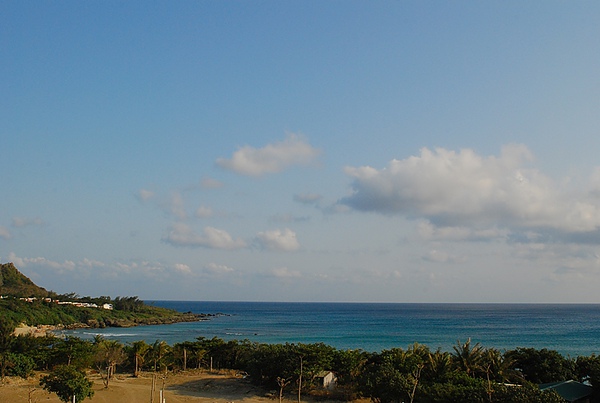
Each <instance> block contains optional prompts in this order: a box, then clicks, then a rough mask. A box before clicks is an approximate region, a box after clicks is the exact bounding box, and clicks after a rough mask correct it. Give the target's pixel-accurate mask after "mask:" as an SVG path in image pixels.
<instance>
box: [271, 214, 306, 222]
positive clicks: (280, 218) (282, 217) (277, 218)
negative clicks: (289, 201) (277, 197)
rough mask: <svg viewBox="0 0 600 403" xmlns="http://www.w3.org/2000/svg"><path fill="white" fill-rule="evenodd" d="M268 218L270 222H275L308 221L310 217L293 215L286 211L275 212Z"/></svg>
mask: <svg viewBox="0 0 600 403" xmlns="http://www.w3.org/2000/svg"><path fill="white" fill-rule="evenodd" d="M269 220H270V221H272V222H276V223H290V222H306V221H310V217H309V216H295V215H293V214H291V213H287V214H275V215H274V216H272V217H271V218H270V219H269Z"/></svg>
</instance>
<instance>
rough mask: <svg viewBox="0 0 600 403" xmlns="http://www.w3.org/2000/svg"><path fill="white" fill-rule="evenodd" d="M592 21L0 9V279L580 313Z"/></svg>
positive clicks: (598, 209)
mask: <svg viewBox="0 0 600 403" xmlns="http://www.w3.org/2000/svg"><path fill="white" fill-rule="evenodd" d="M599 20H600V4H598V3H597V2H591V1H590V2H586V1H581V2H564V1H559V2H555V1H546V2H522V1H502V2H500V1H498V2H475V1H459V2H436V1H431V2H429V1H418V2H417V1H414V2H411V1H402V2H391V1H381V2H367V1H329V2H313V1H286V2H276V1H257V2H234V1H225V2H209V1H179V2H167V1H144V2H141V1H129V2H112V1H102V2H100V1H86V2H79V1H57V2H42V3H39V2H27V1H25V2H22V1H8V2H3V3H2V4H1V5H0V52H1V53H0V54H1V60H2V62H1V63H0V139H1V144H2V150H3V158H2V160H3V163H2V173H1V175H0V185H1V186H2V190H3V197H2V203H1V205H0V261H2V262H9V261H10V262H14V263H15V264H16V265H17V267H18V268H19V269H20V270H21V271H22V272H23V273H25V274H26V275H28V276H29V277H30V278H31V279H32V280H34V281H35V282H36V283H38V284H39V285H41V286H44V287H45V288H47V289H52V290H54V291H56V292H60V293H65V292H77V293H79V294H81V295H93V296H97V295H111V296H113V297H115V296H117V295H138V296H140V297H141V298H145V299H181V300H241V301H244V300H249V301H369V302H370V301H376V302H600V297H598V293H597V290H598V288H599V287H600V245H599V244H600V168H599V167H600V161H599V159H598V150H600V75H598V72H599V71H600V51H599V50H600V31H599V29H598V26H597V25H598V24H597V22H598V21H599Z"/></svg>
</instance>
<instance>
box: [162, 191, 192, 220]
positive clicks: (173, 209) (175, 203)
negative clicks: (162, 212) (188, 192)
mask: <svg viewBox="0 0 600 403" xmlns="http://www.w3.org/2000/svg"><path fill="white" fill-rule="evenodd" d="M167 209H168V211H169V212H170V213H171V214H173V215H174V216H175V217H177V218H179V219H180V220H183V219H184V218H186V217H187V214H186V212H185V203H184V201H183V197H182V196H181V193H179V192H173V193H172V194H171V199H170V200H169V204H168V205H167Z"/></svg>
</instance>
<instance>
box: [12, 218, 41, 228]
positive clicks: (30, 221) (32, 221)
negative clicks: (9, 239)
mask: <svg viewBox="0 0 600 403" xmlns="http://www.w3.org/2000/svg"><path fill="white" fill-rule="evenodd" d="M42 225H44V220H42V219H41V218H24V217H13V219H12V226H13V227H15V228H22V227H28V226H42Z"/></svg>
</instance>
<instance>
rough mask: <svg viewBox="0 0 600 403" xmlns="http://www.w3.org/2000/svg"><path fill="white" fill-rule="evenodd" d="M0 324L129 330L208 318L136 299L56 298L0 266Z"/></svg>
mask: <svg viewBox="0 0 600 403" xmlns="http://www.w3.org/2000/svg"><path fill="white" fill-rule="evenodd" d="M0 297H1V298H0V321H3V322H10V323H13V324H15V325H16V324H20V323H24V324H26V325H29V326H38V325H54V326H57V325H63V326H67V327H70V326H75V327H94V328H98V327H130V326H137V325H156V324H168V323H176V322H193V321H198V320H202V319H205V318H207V317H208V316H211V315H205V314H193V313H189V312H188V313H181V312H177V311H174V310H171V309H166V308H160V307H156V306H152V305H147V304H145V303H144V302H143V301H141V300H140V299H138V298H137V297H117V298H115V299H114V300H113V299H111V298H110V297H98V298H92V297H79V296H77V294H74V293H71V294H65V295H58V294H56V293H54V292H49V291H47V290H46V289H44V288H42V287H39V286H37V285H36V284H35V283H34V282H33V281H31V280H30V279H29V278H27V276H25V275H23V274H22V273H21V272H20V271H19V270H18V269H17V268H16V267H15V266H14V264H12V263H4V264H0Z"/></svg>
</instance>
